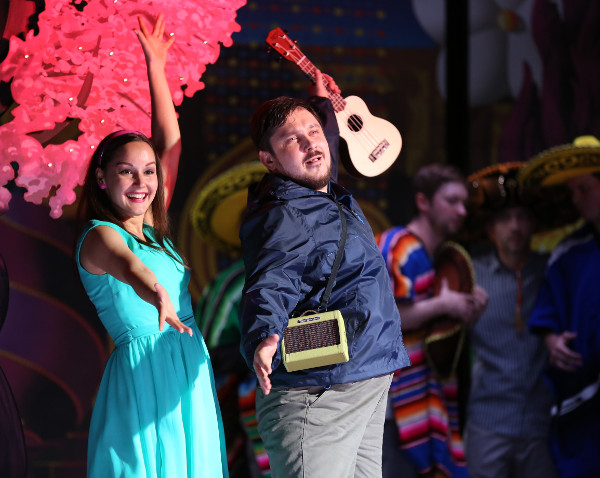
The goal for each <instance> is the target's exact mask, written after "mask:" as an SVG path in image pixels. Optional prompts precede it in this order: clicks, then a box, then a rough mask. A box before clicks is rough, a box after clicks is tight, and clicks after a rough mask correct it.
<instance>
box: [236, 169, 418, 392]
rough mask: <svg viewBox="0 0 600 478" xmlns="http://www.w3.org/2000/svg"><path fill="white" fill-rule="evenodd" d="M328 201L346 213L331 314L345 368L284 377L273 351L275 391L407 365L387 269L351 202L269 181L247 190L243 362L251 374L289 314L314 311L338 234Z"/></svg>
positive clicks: (339, 192) (341, 195)
mask: <svg viewBox="0 0 600 478" xmlns="http://www.w3.org/2000/svg"><path fill="white" fill-rule="evenodd" d="M333 197H336V198H337V199H338V200H339V201H340V202H341V203H342V205H343V208H342V209H343V211H344V214H345V215H346V219H347V227H348V232H347V238H346V245H345V247H344V255H343V259H342V262H341V265H340V269H339V271H338V274H337V278H336V281H335V286H334V288H333V291H332V294H331V299H330V301H329V306H328V310H336V309H339V310H340V311H341V313H342V316H343V317H344V321H345V326H346V335H347V339H348V350H349V354H350V360H349V361H348V362H345V363H341V364H335V365H329V366H325V367H317V368H313V369H308V370H305V371H298V372H292V373H288V372H287V371H286V370H285V367H284V366H283V364H282V363H281V353H280V349H278V351H277V354H276V355H275V357H274V358H273V365H272V367H273V374H272V375H271V382H272V384H273V386H276V387H277V386H280V387H281V386H283V387H303V386H315V385H322V386H327V385H332V384H337V383H347V382H354V381H357V380H363V379H367V378H371V377H376V376H379V375H383V374H387V373H390V372H393V371H395V370H399V369H401V368H403V367H406V366H408V365H410V360H409V358H408V355H407V353H406V350H405V348H404V344H403V342H402V332H401V330H400V314H399V313H398V308H397V306H396V302H395V300H394V296H393V294H392V289H391V285H390V279H389V276H388V272H387V269H386V265H385V262H384V260H383V257H382V255H381V252H380V251H379V249H378V247H377V244H376V243H375V239H374V237H373V232H372V230H371V227H370V226H369V224H368V223H367V221H366V219H365V217H364V215H363V213H362V211H361V209H360V207H359V205H358V203H357V202H356V200H355V199H354V198H353V197H352V196H351V195H350V194H349V193H348V192H347V191H346V190H345V189H344V188H342V187H341V186H339V185H337V184H335V183H330V193H323V192H320V191H315V190H312V189H309V188H306V187H304V186H300V185H299V184H297V183H295V182H293V181H291V180H288V179H284V178H281V177H278V176H276V175H273V174H266V175H265V177H264V178H263V180H262V181H261V182H260V183H258V184H256V185H254V186H253V187H251V188H250V190H249V194H248V209H247V211H246V215H245V218H244V220H243V224H242V227H241V231H240V239H241V242H242V247H243V250H244V262H245V269H246V282H245V286H244V291H243V296H242V302H241V306H240V328H241V332H242V343H241V350H242V354H243V355H244V358H245V359H246V362H247V363H248V365H249V366H250V367H252V361H253V357H254V351H255V349H256V347H257V346H258V344H260V342H262V340H264V339H265V338H266V337H268V336H269V335H272V334H278V335H279V337H280V338H281V337H282V336H283V330H284V329H285V327H286V326H287V323H288V318H289V317H290V316H291V314H292V313H293V312H296V315H299V313H301V312H303V311H305V310H310V309H316V308H317V307H318V305H319V302H320V300H321V296H322V294H323V291H324V289H325V286H326V283H327V279H328V278H329V275H330V273H331V267H332V265H333V261H334V258H335V255H336V252H337V249H338V244H339V241H340V236H341V232H342V225H341V220H340V213H339V210H338V208H337V206H336V204H335V202H334V201H333ZM298 312H299V313H298ZM279 343H280V344H281V341H280V342H279Z"/></svg>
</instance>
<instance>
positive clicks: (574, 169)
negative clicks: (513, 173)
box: [518, 144, 600, 187]
mask: <svg viewBox="0 0 600 478" xmlns="http://www.w3.org/2000/svg"><path fill="white" fill-rule="evenodd" d="M598 172H600V147H598V146H575V145H574V144H565V145H561V146H556V147H554V148H550V149H548V150H546V151H543V152H541V153H540V154H538V155H537V156H535V157H534V158H532V159H531V160H530V161H528V162H527V163H526V165H525V166H523V168H522V169H521V171H520V173H519V177H518V180H519V182H520V183H521V184H522V185H523V186H527V187H549V186H557V185H560V184H564V183H565V182H566V181H567V180H568V179H570V178H573V177H575V176H581V175H582V174H593V173H598Z"/></svg>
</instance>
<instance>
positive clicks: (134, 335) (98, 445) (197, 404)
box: [76, 220, 228, 478]
mask: <svg viewBox="0 0 600 478" xmlns="http://www.w3.org/2000/svg"><path fill="white" fill-rule="evenodd" d="M100 225H104V226H109V227H112V228H113V229H115V230H116V231H118V232H119V234H121V236H122V237H123V240H124V241H125V243H126V244H127V246H128V247H129V248H130V249H131V250H132V251H133V252H134V253H135V254H136V255H137V256H138V257H139V258H140V259H141V260H142V262H143V263H144V264H145V265H146V266H148V267H149V268H150V269H152V271H153V272H154V273H155V274H156V276H157V278H158V282H159V283H160V284H161V285H162V286H163V287H164V288H165V289H166V290H167V292H168V293H169V297H170V298H171V301H172V302H173V305H174V306H175V310H176V311H177V315H178V317H179V319H180V320H181V321H182V322H183V323H184V324H186V325H187V326H189V327H191V328H192V330H193V331H194V335H193V337H190V336H189V335H188V334H187V333H183V334H181V333H179V332H178V331H176V330H174V329H172V328H171V327H170V326H169V325H168V324H165V327H164V329H163V331H162V332H161V331H159V330H158V312H157V310H156V308H155V307H154V306H152V305H150V304H149V303H147V302H145V301H144V300H142V299H140V298H139V297H138V295H137V294H136V293H135V292H134V290H133V288H132V287H131V286H129V285H127V284H125V283H123V282H120V281H119V280H117V279H115V278H114V277H113V276H111V275H109V274H103V275H94V274H90V273H88V272H87V271H86V270H84V269H83V268H82V267H81V263H80V262H79V251H80V248H81V244H82V242H83V239H84V238H85V236H86V234H87V233H88V232H89V231H90V230H91V229H93V228H94V227H97V226H100ZM153 231H154V230H153V228H152V227H150V226H148V225H144V234H145V235H146V237H148V238H153ZM171 252H174V251H171ZM76 260H77V268H78V270H79V275H80V277H81V280H82V282H83V286H84V287H85V290H86V292H87V294H88V296H89V297H90V300H91V301H92V302H93V304H94V305H95V306H96V310H97V312H98V316H99V317H100V320H101V321H102V323H103V325H104V327H105V328H106V330H107V331H108V333H109V334H110V336H111V337H112V339H113V341H114V344H115V349H114V351H113V352H112V354H111V356H110V358H109V359H108V361H107V363H106V368H105V371H104V375H103V377H102V382H101V383H100V388H99V390H98V395H97V397H96V402H95V404H94V411H93V413H92V420H91V423H90V432H89V441H88V462H87V469H88V477H90V478H108V477H123V478H133V477H135V478H141V477H168V478H175V477H176V478H185V477H201V478H205V477H206V478H214V477H228V472H227V457H226V452H225V437H224V435H223V424H222V421H221V413H220V409H219V404H218V401H217V397H216V394H215V386H214V379H213V375H212V368H211V364H210V360H209V357H208V352H207V350H206V345H205V344H204V340H203V339H202V335H201V334H200V331H199V330H198V328H197V326H196V323H195V321H194V314H193V310H192V301H191V297H190V294H189V292H188V283H189V280H190V273H189V270H187V269H185V268H184V267H183V266H182V265H181V264H180V263H178V262H177V261H175V260H174V259H173V258H171V257H170V256H169V255H167V254H166V253H165V252H164V251H160V250H156V249H153V248H151V247H149V246H147V245H144V244H140V243H139V242H138V241H137V240H136V239H135V237H134V236H132V235H131V234H129V233H128V232H127V231H125V230H124V229H122V228H120V227H119V226H117V225H115V224H113V223H110V222H103V221H96V220H93V221H90V223H89V224H88V226H87V227H86V229H85V230H84V232H83V234H82V235H81V237H80V238H79V241H78V244H77V253H76Z"/></svg>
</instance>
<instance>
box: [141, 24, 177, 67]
mask: <svg viewBox="0 0 600 478" xmlns="http://www.w3.org/2000/svg"><path fill="white" fill-rule="evenodd" d="M137 19H138V23H139V26H140V28H139V30H137V29H136V30H134V31H135V34H136V35H137V37H138V39H139V40H140V43H141V44H142V49H143V50H144V55H145V57H146V63H147V64H150V63H152V62H158V63H160V64H161V65H162V66H163V67H164V65H165V64H166V63H167V51H168V50H169V47H170V46H171V45H172V44H173V42H174V41H175V36H171V37H169V39H168V40H167V41H163V36H164V34H165V20H164V17H163V14H162V13H160V14H159V15H158V17H156V21H155V22H154V27H153V28H152V33H150V31H149V30H148V26H147V25H146V22H145V21H144V19H143V18H142V17H141V16H138V17H137Z"/></svg>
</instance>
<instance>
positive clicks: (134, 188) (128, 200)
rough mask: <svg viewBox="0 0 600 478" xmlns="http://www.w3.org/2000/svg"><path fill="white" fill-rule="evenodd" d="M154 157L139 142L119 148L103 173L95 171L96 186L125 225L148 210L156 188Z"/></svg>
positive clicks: (99, 170) (156, 178) (146, 146)
mask: <svg viewBox="0 0 600 478" xmlns="http://www.w3.org/2000/svg"><path fill="white" fill-rule="evenodd" d="M156 169H157V164H156V157H155V155H154V151H153V150H152V148H151V147H150V146H149V145H148V144H146V143H144V142H142V141H132V142H129V143H126V144H124V145H123V146H121V147H120V148H119V149H118V150H117V151H116V152H115V154H114V156H113V158H112V159H111V161H110V163H108V164H107V165H106V168H105V170H104V171H102V170H101V169H98V170H97V174H98V176H97V177H98V182H99V183H100V184H102V183H103V184H104V185H105V186H106V189H105V192H106V194H107V195H108V197H109V198H110V200H111V201H112V203H113V205H114V207H115V210H116V212H117V214H118V215H119V216H120V218H121V220H123V221H125V220H127V219H129V218H132V217H136V216H143V215H144V214H145V213H146V211H148V209H149V208H150V205H151V204H152V201H153V200H154V196H155V195H156V190H157V188H158V176H157V171H156Z"/></svg>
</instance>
